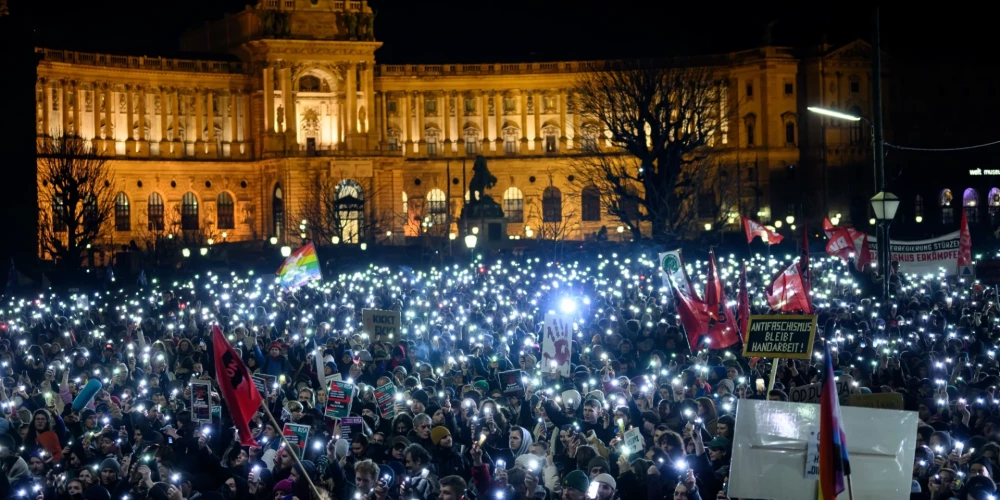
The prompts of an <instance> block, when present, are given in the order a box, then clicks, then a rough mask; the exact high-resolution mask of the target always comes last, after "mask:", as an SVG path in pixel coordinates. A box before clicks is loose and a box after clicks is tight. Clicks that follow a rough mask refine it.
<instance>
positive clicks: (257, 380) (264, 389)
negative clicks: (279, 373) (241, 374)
mask: <svg viewBox="0 0 1000 500" xmlns="http://www.w3.org/2000/svg"><path fill="white" fill-rule="evenodd" d="M250 379H251V380H253V385H254V386H255V387H257V392H258V393H260V395H261V396H267V394H268V392H269V390H270V389H271V387H270V386H268V385H267V380H264V377H261V376H260V375H252V376H251V377H250Z"/></svg>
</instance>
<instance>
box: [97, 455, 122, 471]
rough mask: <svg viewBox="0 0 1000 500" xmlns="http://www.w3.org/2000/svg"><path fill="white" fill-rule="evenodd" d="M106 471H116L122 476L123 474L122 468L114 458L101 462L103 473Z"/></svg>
mask: <svg viewBox="0 0 1000 500" xmlns="http://www.w3.org/2000/svg"><path fill="white" fill-rule="evenodd" d="M104 469H111V470H113V471H115V474H121V472H122V468H121V466H120V465H118V461H117V460H115V459H113V458H105V459H104V461H103V462H101V471H103V470H104Z"/></svg>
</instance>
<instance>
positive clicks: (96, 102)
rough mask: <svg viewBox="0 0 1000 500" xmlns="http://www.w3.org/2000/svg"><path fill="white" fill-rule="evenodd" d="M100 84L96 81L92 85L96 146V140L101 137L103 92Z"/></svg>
mask: <svg viewBox="0 0 1000 500" xmlns="http://www.w3.org/2000/svg"><path fill="white" fill-rule="evenodd" d="M99 86H100V84H98V83H97V82H94V83H92V84H91V85H90V101H91V104H90V109H91V110H92V111H93V113H92V114H91V118H92V119H93V121H94V137H93V138H92V139H93V141H95V143H94V146H95V147H96V146H97V143H96V141H98V140H100V139H101V94H100V92H99V90H100V89H99V88H98V87H99Z"/></svg>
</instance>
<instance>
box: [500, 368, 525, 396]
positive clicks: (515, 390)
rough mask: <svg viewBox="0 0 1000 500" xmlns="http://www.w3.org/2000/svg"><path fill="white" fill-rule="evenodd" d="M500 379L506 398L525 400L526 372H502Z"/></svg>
mask: <svg viewBox="0 0 1000 500" xmlns="http://www.w3.org/2000/svg"><path fill="white" fill-rule="evenodd" d="M499 379H500V388H501V389H502V390H503V395H504V396H507V397H512V396H516V397H519V398H524V382H523V379H524V372H522V371H521V370H510V371H505V372H500V375H499Z"/></svg>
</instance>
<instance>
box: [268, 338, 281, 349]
mask: <svg viewBox="0 0 1000 500" xmlns="http://www.w3.org/2000/svg"><path fill="white" fill-rule="evenodd" d="M271 349H277V350H278V351H281V342H278V341H277V340H275V341H273V342H271V344H270V345H268V346H267V350H268V351H270V350H271Z"/></svg>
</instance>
